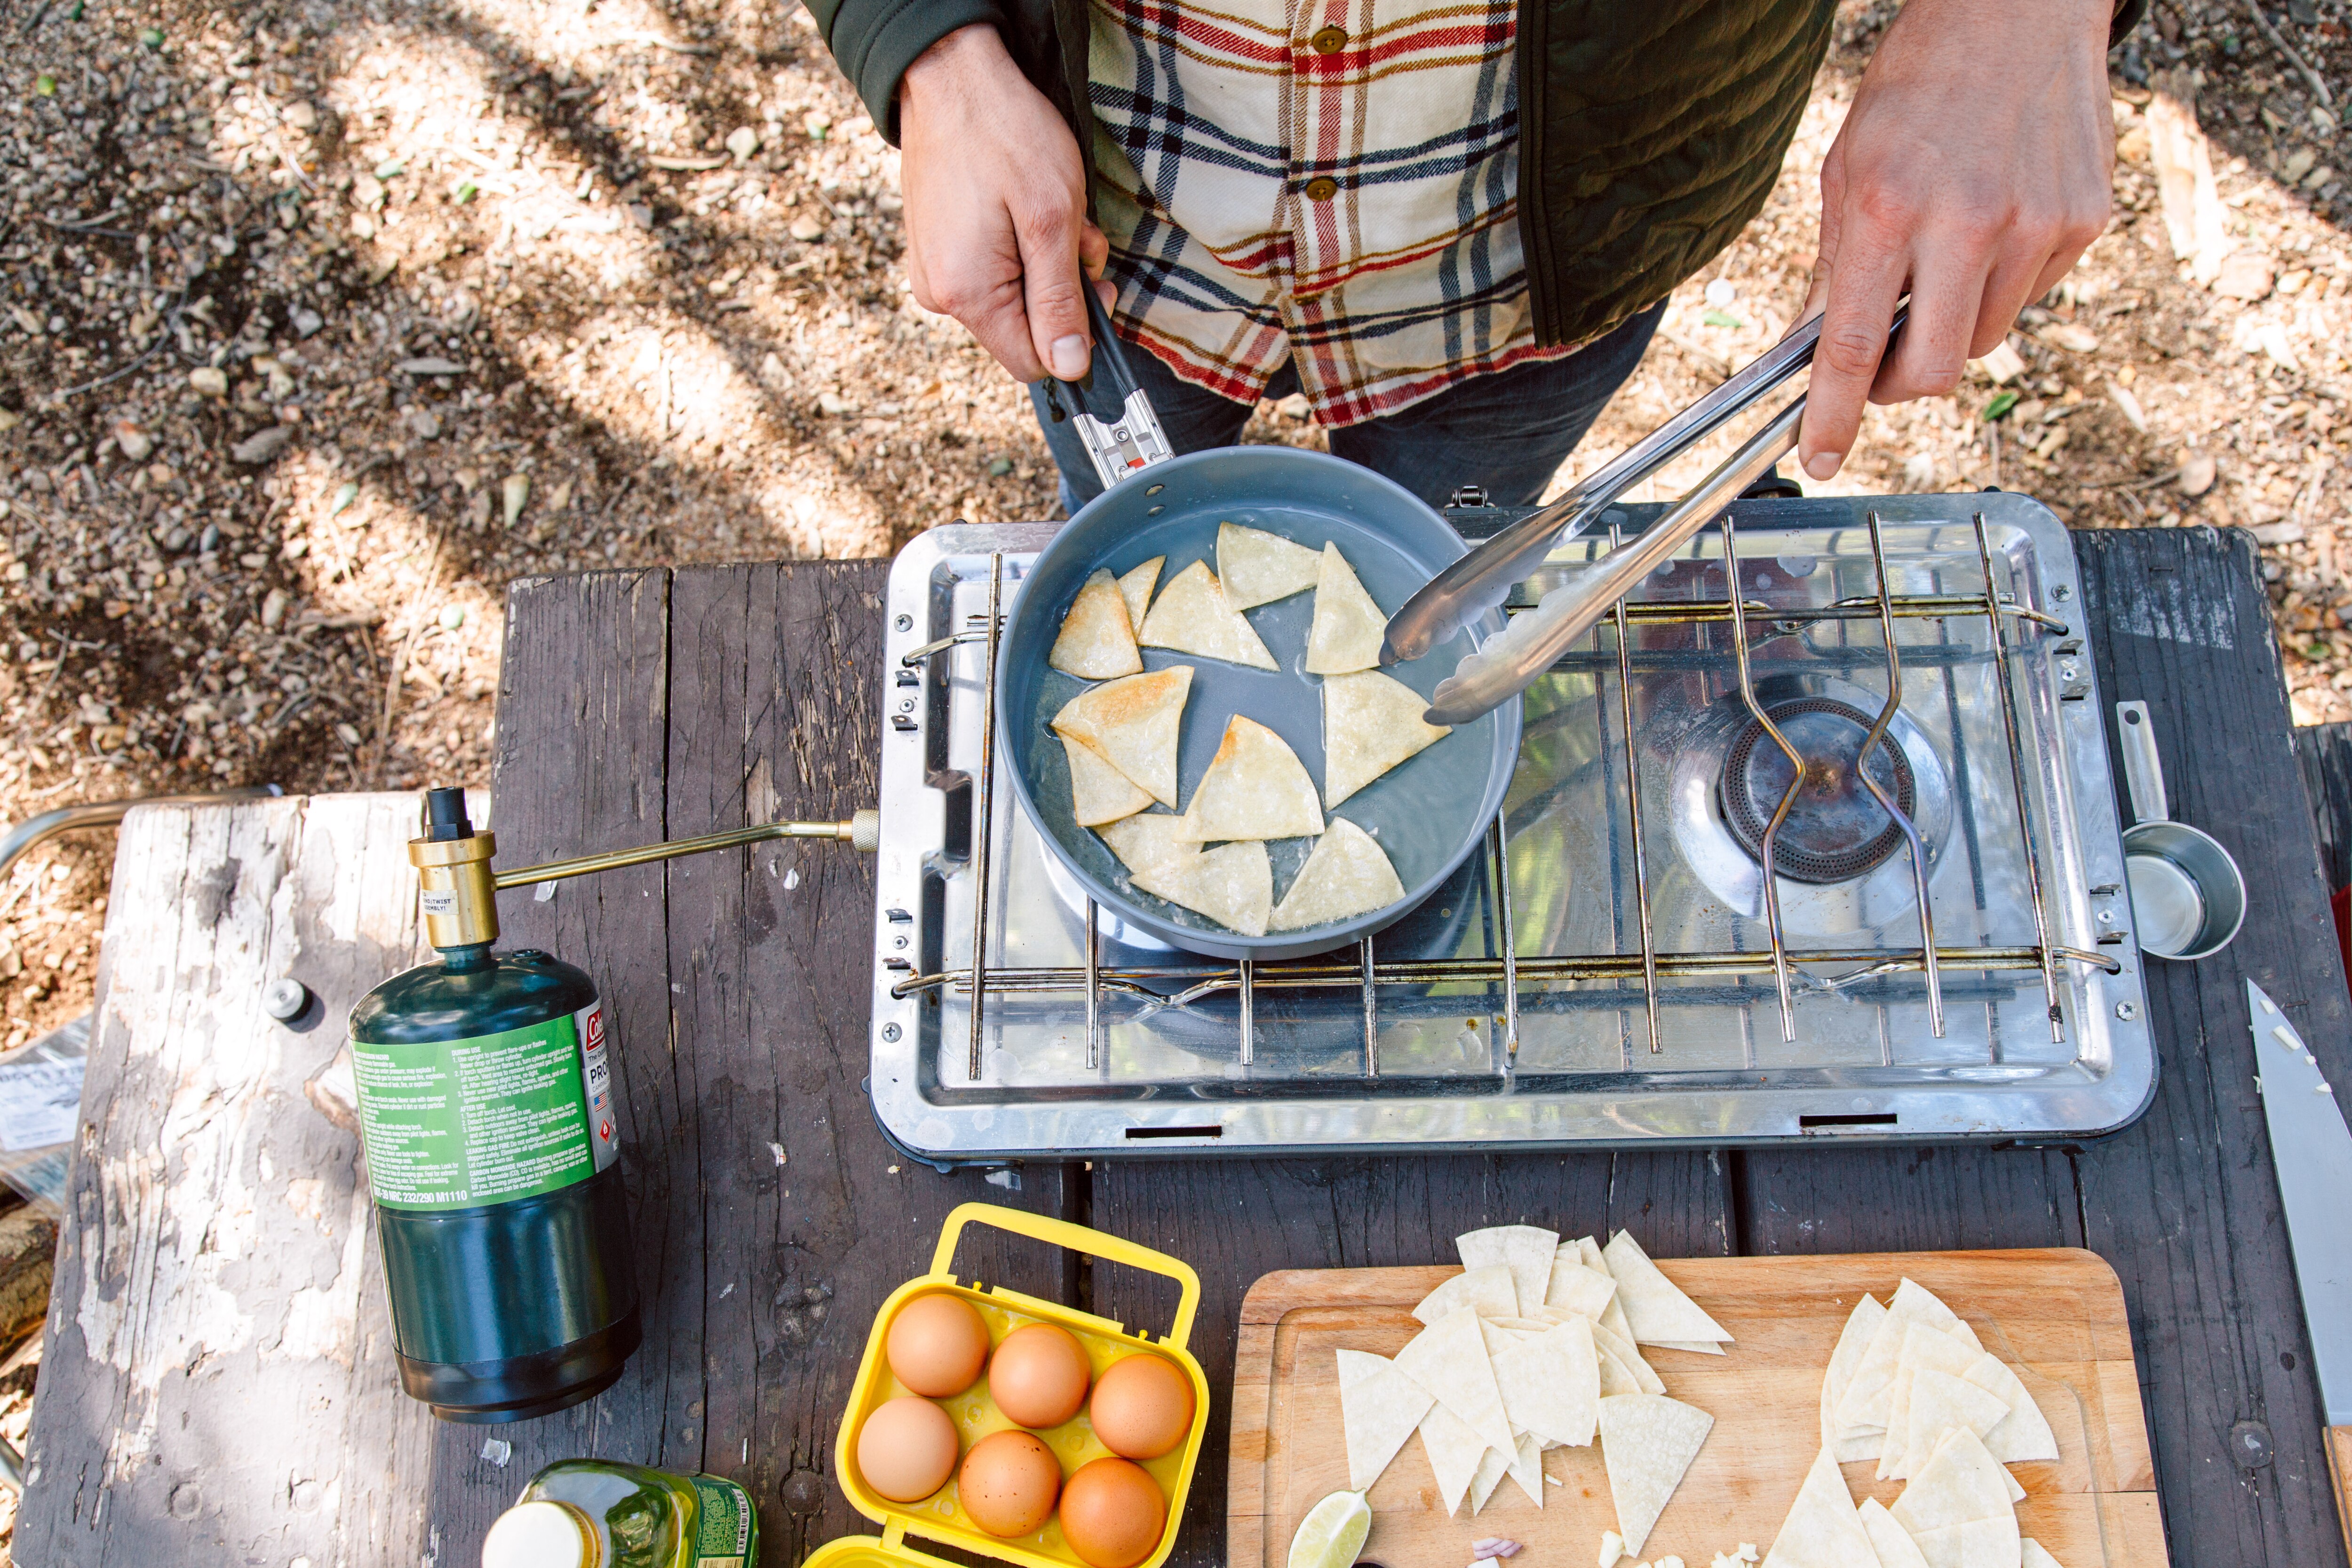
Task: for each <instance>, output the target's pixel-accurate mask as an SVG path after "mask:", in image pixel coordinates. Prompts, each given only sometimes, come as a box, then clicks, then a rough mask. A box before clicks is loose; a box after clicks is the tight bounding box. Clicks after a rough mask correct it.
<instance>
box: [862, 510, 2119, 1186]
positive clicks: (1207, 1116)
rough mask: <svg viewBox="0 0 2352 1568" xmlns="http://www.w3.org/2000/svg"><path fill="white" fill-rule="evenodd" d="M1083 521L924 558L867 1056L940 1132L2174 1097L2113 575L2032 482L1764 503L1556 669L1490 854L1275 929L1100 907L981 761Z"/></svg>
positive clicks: (1719, 530)
mask: <svg viewBox="0 0 2352 1568" xmlns="http://www.w3.org/2000/svg"><path fill="white" fill-rule="evenodd" d="M1660 510H1662V509H1659V508H1654V507H1642V506H1624V507H1618V508H1612V510H1611V511H1610V512H1609V513H1608V514H1607V515H1606V516H1605V517H1604V518H1603V520H1602V521H1603V524H1604V526H1603V527H1602V528H1601V529H1597V530H1595V531H1593V532H1592V533H1591V534H1590V535H1588V536H1587V537H1585V538H1581V539H1579V540H1576V541H1574V542H1571V543H1570V544H1569V545H1567V546H1565V547H1563V548H1562V549H1561V550H1560V551H1559V552H1557V553H1556V554H1555V555H1554V557H1553V558H1552V559H1551V560H1550V561H1549V563H1547V564H1546V565H1545V567H1544V568H1543V570H1542V571H1540V572H1538V574H1536V576H1535V577H1534V578H1533V579H1531V580H1530V581H1529V582H1528V583H1527V584H1523V585H1522V586H1521V587H1520V588H1519V589H1517V591H1516V592H1515V595H1514V597H1513V605H1514V606H1515V607H1516V606H1518V605H1528V604H1532V603H1533V602H1534V601H1535V600H1536V599H1537V598H1538V597H1539V596H1540V595H1542V594H1543V593H1544V592H1546V591H1548V590H1549V588H1551V587H1553V586H1556V585H1557V584H1559V582H1560V581H1561V580H1562V579H1563V574H1569V573H1572V572H1575V571H1577V570H1579V569H1580V568H1582V567H1584V566H1586V565H1588V564H1590V563H1591V562H1593V561H1595V560H1597V559H1599V557H1600V556H1601V555H1602V554H1604V553H1606V552H1608V551H1610V550H1611V549H1612V548H1615V547H1617V546H1618V545H1620V544H1622V542H1624V541H1625V540H1626V539H1628V538H1630V537H1632V536H1633V535H1634V534H1635V533H1637V532H1638V531H1640V529H1641V528H1642V527H1643V524H1644V523H1645V522H1646V521H1648V520H1650V519H1652V518H1654V517H1655V516H1656V515H1657V514H1658V512H1659V511H1660ZM1517 515H1519V514H1517V513H1512V512H1507V511H1503V510H1496V509H1491V508H1476V509H1467V510H1455V511H1454V512H1451V513H1449V517H1450V519H1451V520H1452V521H1454V524H1455V526H1456V527H1457V528H1460V529H1461V530H1462V531H1464V533H1465V535H1469V536H1474V537H1475V536H1477V535H1480V534H1483V533H1486V532H1489V531H1492V530H1493V529H1494V528H1496V527H1499V526H1501V525H1502V524H1503V523H1504V522H1507V521H1510V520H1511V518H1513V517H1514V516H1517ZM1052 534H1053V528H1052V526H1051V525H1012V526H991V527H975V526H961V525H959V526H955V527H949V528H941V529H937V530H934V531H931V532H929V533H927V534H924V535H923V536H922V537H920V538H919V539H917V540H916V541H914V542H912V543H911V544H909V545H908V547H907V548H906V549H905V550H904V551H903V552H901V553H900V554H899V556H898V560H897V562H896V563H895V564H894V565H893V567H892V570H891V574H890V587H889V602H888V606H887V612H886V613H887V616H888V617H889V627H888V632H887V639H886V640H887V649H888V660H889V669H890V672H891V679H890V682H889V684H888V685H887V691H886V700H887V715H886V720H885V730H884V734H883V742H882V744H883V756H882V770H881V773H882V833H881V847H880V866H879V868H878V877H877V880H878V885H879V910H878V915H879V918H878V920H877V927H876V930H877V949H876V959H875V973H874V1021H873V1028H874V1035H873V1061H872V1079H871V1089H872V1092H873V1098H874V1106H875V1110H876V1113H877V1116H878V1117H879V1118H880V1120H881V1122H882V1125H883V1127H884V1128H885V1130H886V1131H887V1132H888V1133H889V1135H890V1136H891V1137H892V1138H894V1139H895V1140H897V1141H898V1142H899V1143H900V1144H902V1145H903V1146H905V1147H906V1148H907V1149H908V1150H910V1151H912V1152H916V1153H918V1154H919V1155H920V1156H922V1157H924V1158H926V1159H930V1160H934V1161H939V1162H942V1163H946V1162H955V1161H978V1160H1002V1159H1005V1158H1009V1157H1015V1156H1023V1155H1038V1156H1043V1155H1056V1154H1082V1155H1089V1156H1092V1155H1105V1154H1116V1153H1149V1154H1154V1155H1167V1154H1172V1153H1178V1152H1192V1151H1213V1152H1274V1151H1281V1152H1338V1151H1358V1152H1363V1151H1371V1150H1383V1151H1391V1152H1399V1151H1403V1150H1431V1151H1436V1150H1466V1149H1476V1148H1493V1147H1496V1146H1498V1145H1510V1146H1516V1147H1522V1148H1559V1147H1573V1146H1606V1145H1631V1144H1677V1143H1682V1144H1696V1143H1707V1144H1720V1143H1727V1142H1749V1143H1761V1142H1780V1141H1786V1140H1802V1139H1812V1140H1829V1139H1836V1140H1850V1139H1859V1140H1866V1141H1912V1140H1931V1139H1945V1140H1982V1141H2000V1140H2016V1141H2025V1142H2045V1141H2064V1140H2069V1139H2074V1138H2080V1137H2084V1136H2090V1135H2095V1134H2097V1133H2100V1132H2104V1131H2110V1130H2113V1129H2115V1128H2117V1127H2120V1126H2122V1125H2123V1124H2125V1123H2126V1122H2128V1121H2131V1120H2132V1119H2133V1118H2134V1117H2135V1116H2136V1115H2137V1114H2138V1112H2139V1111H2140V1110H2141V1109H2143V1108H2144V1107H2145V1106H2146V1104H2147V1100H2148V1098H2149V1096H2150V1094H2151V1093H2152V1091H2153V1089H2154V1084H2155V1071H2156V1057H2155V1049H2154V1045H2153V1042H2152V1040H2151V1038H2150V1036H2149V1033H2148V1026H2147V1004H2146V1000H2145V997H2144V994H2143V989H2142V984H2141V973H2140V954H2139V951H2138V947H2137V942H2135V940H2134V936H2133V930H2132V910H2131V905H2130V901H2129V898H2128V896H2127V894H2126V883H2125V877H2124V860H2123V849H2122V845H2121V841H2120V834H2119V827H2118V823H2117V820H2116V804H2115V794H2114V790H2113V788H2112V786H2111V784H2110V781H2109V773H2108V763H2107V749H2106V744H2105V736H2104V731H2103V725H2102V717H2101V715H2102V711H2103V704H2102V703H2101V701H2100V700H2099V697H2098V693H2097V690H2096V681H2095V674H2094V671H2093V668H2092V661H2091V659H2090V658H2089V657H2088V655H2087V654H2086V653H2085V651H2084V638H2083V635H2082V628H2081V625H2080V620H2081V614H2082V595H2081V587H2080V584H2079V582H2078V579H2077V577H2076V573H2075V563H2074V554H2073V552H2072V550H2071V549H2070V547H2069V545H2068V543H2067V539H2066V532H2065V530H2064V529H2063V527H2062V526H2061V525H2060V524H2059V523H2058V521H2057V520H2056V519H2055V518H2053V516H2052V515H2051V514H2050V513H2049V512H2048V511H2047V510H2044V509H2043V508H2042V507H2041V506H2039V505H2038V504H2036V503H2034V502H2033V501H2032V500H2027V499H2025V498H2023V497H2021V496H2015V495H2008V494H2000V493H1986V494H1980V495H1957V496H1904V497H1886V498H1878V499H1837V500H1760V501H1742V502H1740V503H1738V505H1736V506H1735V507H1734V508H1733V510H1732V513H1731V515H1730V516H1729V518H1728V519H1727V521H1726V522H1725V523H1724V524H1722V525H1718V526H1710V527H1709V528H1707V529H1706V530H1705V531H1703V532H1701V533H1700V534H1699V535H1698V536H1697V537H1696V538H1695V539H1693V540H1692V541H1691V542H1689V543H1688V544H1687V545H1685V546H1684V547H1683V548H1682V549H1680V550H1679V551H1678V552H1676V553H1675V555H1674V556H1673V557H1672V558H1671V559H1669V560H1668V561H1667V562H1666V563H1665V564H1664V566H1662V567H1660V568H1658V569H1657V570H1656V571H1655V572H1654V574H1652V575H1651V576H1649V577H1648V578H1646V579H1644V581H1643V585H1642V586H1641V588H1640V589H1638V590H1637V591H1636V592H1635V593H1634V594H1633V595H1630V596H1629V598H1628V599H1627V601H1626V602H1624V603H1623V604H1622V605H1619V606H1618V607H1617V609H1616V610H1615V611H1614V613H1613V614H1612V616H1610V617H1609V618H1608V619H1606V620H1604V621H1603V622H1602V623H1601V626H1599V627H1597V628H1596V629H1595V631H1594V632H1593V634H1592V635H1591V637H1588V638H1587V639H1586V641H1585V643H1584V644H1583V645H1582V646H1580V647H1576V648H1574V649H1572V650H1571V651H1570V653H1569V654H1568V655H1567V656H1566V657H1564V658H1561V659H1560V660H1559V662H1558V664H1557V665H1555V666H1554V667H1553V668H1551V669H1550V670H1549V673H1547V674H1546V675H1545V676H1544V677H1542V678H1541V679H1539V680H1538V682H1537V683H1536V684H1535V685H1534V686H1533V687H1531V688H1529V689H1528V692H1527V694H1526V699H1525V701H1526V710H1525V739H1524V741H1523V743H1522V746H1521V751H1520V756H1519V764H1518V771H1517V776H1516V778H1515V780H1514V783H1513V785H1512V788H1511V791H1510V794H1509V797H1508V799H1507V803H1506V805H1505V807H1504V810H1503V812H1502V814H1501V816H1500V818H1499V819H1498V820H1497V821H1496V823H1495V824H1494V825H1493V826H1492V827H1491V828H1490V829H1489V831H1488V837H1487V843H1486V850H1485V852H1484V853H1482V854H1479V855H1475V856H1473V857H1472V858H1471V859H1470V861H1469V863H1468V864H1466V865H1465V867H1464V868H1463V869H1462V870H1461V871H1460V872H1458V873H1457V874H1456V875H1455V876H1454V878H1453V879H1452V880H1451V881H1450V882H1449V883H1448V884H1447V885H1445V886H1444V888H1442V889H1440V891H1439V892H1438V893H1437V894H1436V895H1435V896H1433V898H1431V899H1430V900H1428V901H1427V902H1426V903H1424V904H1423V905H1422V906H1421V907H1420V908H1418V909H1416V910H1414V911H1413V912H1412V913H1411V914H1410V915H1408V916H1407V917H1405V918H1404V919H1403V920H1402V921H1399V922H1398V923H1397V924H1395V925H1393V926H1391V927H1390V928H1389V929H1388V930H1386V931H1382V932H1381V933H1380V934H1379V935H1378V936H1377V937H1376V938H1373V939H1371V940H1369V941H1365V942H1357V943H1354V944H1351V945H1350V946H1349V947H1348V948H1346V949H1343V950H1342V951H1340V952H1334V953H1329V954H1327V955H1324V956H1322V957H1318V958H1311V959H1304V960H1298V961H1295V962H1287V963H1233V962H1229V961H1223V960H1213V959H1205V958H1200V957H1197V956H1194V955H1192V954H1189V953H1186V952H1181V951H1178V950H1175V949H1172V948H1169V947H1166V946H1164V945H1161V944H1160V943H1158V942H1155V941H1153V940H1152V939H1150V938H1149V937H1148V936H1146V935H1144V934H1143V933H1141V932H1139V931H1134V930H1132V929H1129V927H1127V926H1126V925H1125V924H1124V923H1123V922H1122V921H1119V920H1118V918H1116V916H1115V915H1114V913H1113V912H1112V911H1109V910H1101V909H1097V907H1096V906H1095V905H1094V904H1093V903H1092V902H1091V901H1090V900H1088V898H1087V895H1086V893H1085V891H1084V890H1083V889H1081V888H1080V887H1079V886H1078V885H1077V884H1076V883H1075V882H1074V881H1072V880H1071V879H1068V878H1067V877H1066V874H1064V873H1063V872H1062V871H1061V868H1060V865H1059V862H1058V861H1056V860H1055V858H1053V857H1052V856H1051V855H1049V854H1048V853H1047V852H1046V850H1045V847H1044V846H1043V845H1042V844H1041V843H1040V841H1039V838H1038V835H1037V829H1036V828H1035V826H1034V825H1032V824H1031V823H1030V822H1029V821H1027V820H1026V819H1025V818H1024V816H1023V815H1022V810H1021V808H1020V806H1019V805H1017V803H1016V797H1015V795H1014V793H1013V790H1012V788H1011V787H1010V785H1009V784H1005V783H1004V782H1003V778H1002V766H1001V764H1000V766H999V767H997V768H995V769H991V768H990V767H988V766H985V765H983V761H982V759H983V755H984V752H986V751H987V750H988V749H989V747H990V742H989V740H988V739H987V737H988V736H989V735H990V734H991V733H992V726H993V725H995V724H997V723H1000V722H1002V721H1003V715H998V714H995V713H993V712H992V710H991V709H992V704H991V703H990V702H989V701H988V700H987V693H988V692H989V690H990V689H991V688H992V674H993V660H994V658H995V655H996V644H997V639H996V628H998V627H1000V626H1002V620H1001V618H992V606H993V607H994V609H995V611H996V612H997V615H998V616H1000V617H1001V615H1002V612H1003V610H1004V609H1005V608H1006V607H1008V606H1009V605H1010V604H1011V602H1012V600H1013V596H1014V595H1016V594H1018V593H1019V592H1020V588H1021V584H1022V581H1023V578H1024V573H1025V571H1026V569H1027V566H1028V563H1029V562H1030V561H1031V560H1032V559H1033V558H1034V555H1035V552H1037V550H1038V549H1039V548H1040V547H1042V546H1043V544H1044V543H1045V541H1046V540H1048V539H1049V538H1051V537H1052ZM1734 582H1737V583H1738V587H1739V591H1738V594H1736V595H1735V594H1733V593H1731V592H1730V584H1732V583H1734ZM1890 694H1891V695H1892V700H1890ZM1792 751H1793V752H1794V753H1795V755H1796V757H1798V758H1801V768H1800V765H1799V763H1797V762H1796V761H1792V759H1791V755H1790V753H1791V752H1792ZM1800 775H1801V776H1800ZM1792 782H1793V783H1796V784H1797V785H1798V787H1797V788H1796V789H1795V790H1794V792H1793V795H1792V793H1791V791H1790V784H1791V783H1792ZM1784 800H1787V801H1788V806H1787V809H1786V810H1785V812H1784V811H1783V810H1782V809H1781V803H1782V802H1783V801H1784ZM1768 858H1769V860H1770V863H1771V864H1772V865H1773V867H1774V871H1775V874H1774V875H1773V876H1772V877H1771V878H1770V879H1769V880H1768V879H1767V878H1766V876H1765V874H1764V866H1765V863H1766V861H1767V859H1768Z"/></svg>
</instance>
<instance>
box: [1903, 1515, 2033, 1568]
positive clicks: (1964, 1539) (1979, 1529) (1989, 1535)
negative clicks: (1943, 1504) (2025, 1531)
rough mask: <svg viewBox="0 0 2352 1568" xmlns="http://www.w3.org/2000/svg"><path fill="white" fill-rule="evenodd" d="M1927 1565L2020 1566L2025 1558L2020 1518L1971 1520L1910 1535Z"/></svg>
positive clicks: (1933, 1567) (1954, 1567) (1935, 1567)
mask: <svg viewBox="0 0 2352 1568" xmlns="http://www.w3.org/2000/svg"><path fill="white" fill-rule="evenodd" d="M1911 1540H1912V1542H1913V1544H1915V1545H1916V1546H1917V1547H1918V1548H1919V1555H1920V1556H1922V1557H1924V1558H1926V1559H1927V1568H2019V1565H2020V1564H2021V1563H2023V1561H2024V1552H2023V1545H2024V1542H2022V1541H2021V1540H2020V1538H2019V1536H2018V1533H2017V1519H2016V1517H2015V1516H2014V1515H2011V1517H2009V1518H2007V1519H1972V1520H1970V1521H1969V1522H1968V1523H1966V1524H1956V1525H1952V1526H1950V1527H1949V1528H1948V1529H1944V1530H1923V1531H1920V1532H1919V1533H1918V1534H1916V1535H1915V1536H1913V1537H1912V1538H1911Z"/></svg>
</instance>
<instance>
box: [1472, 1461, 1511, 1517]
mask: <svg viewBox="0 0 2352 1568" xmlns="http://www.w3.org/2000/svg"><path fill="white" fill-rule="evenodd" d="M1509 1468H1511V1455H1509V1454H1507V1453H1505V1452H1504V1451H1503V1450H1502V1449H1500V1448H1488V1449H1487V1450H1486V1452H1484V1453H1482V1454H1480V1455H1479V1456H1478V1473H1477V1474H1475V1475H1474V1476H1472V1477H1471V1478H1470V1513H1471V1517H1472V1518H1474V1519H1475V1517H1477V1513H1478V1510H1480V1509H1482V1508H1485V1507H1486V1500H1487V1499H1488V1498H1490V1497H1493V1496H1494V1495H1495V1489H1496V1487H1498V1486H1501V1485H1502V1484H1503V1476H1504V1473H1505V1472H1506V1471H1507V1470H1509Z"/></svg>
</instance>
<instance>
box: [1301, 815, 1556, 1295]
mask: <svg viewBox="0 0 2352 1568" xmlns="http://www.w3.org/2000/svg"><path fill="white" fill-rule="evenodd" d="M1403 897H1404V884H1403V883H1402V882H1400V881H1398V880H1397V874H1396V868H1395V867H1394V866H1391V865H1390V864H1389V858H1388V855H1387V853H1386V852H1385V851H1383V850H1382V849H1381V847H1380V845H1379V843H1378V842H1377V841H1376V840H1375V839H1374V838H1373V837H1372V836H1371V835H1370V834H1369V833H1367V832H1365V831H1364V830H1363V829H1362V828H1360V827H1359V826H1356V825H1355V824H1354V823H1352V822H1350V821H1349V820H1348V819H1347V818H1346V817H1344V816H1335V817H1333V818H1331V820H1330V822H1329V824H1328V826H1326V827H1325V829H1324V832H1323V837H1320V838H1318V839H1317V840H1316V841H1315V848H1314V849H1313V851H1312V852H1311V853H1309V854H1308V855H1307V864H1305V865H1304V866H1301V867H1300V868H1298V875H1297V877H1296V878H1294V879H1292V880H1291V884H1290V888H1289V890H1288V891H1286V892H1285V893H1284V894H1283V895H1282V902H1280V903H1278V904H1276V905H1275V907H1274V918H1273V919H1272V920H1270V921H1267V922H1266V930H1268V931H1304V930H1306V929H1307V927H1308V926H1319V925H1328V924H1329V923H1330V922H1331V921H1344V920H1348V919H1350V918H1351V917H1353V916H1356V915H1361V914H1370V912H1371V911H1372V910H1384V909H1387V908H1388V907H1389V906H1390V905H1391V904H1393V903H1395V902H1396V901H1397V900H1399V899H1402V898H1403ZM1524 1295H1525V1293H1524V1292H1522V1299H1524Z"/></svg>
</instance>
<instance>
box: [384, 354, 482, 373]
mask: <svg viewBox="0 0 2352 1568" xmlns="http://www.w3.org/2000/svg"><path fill="white" fill-rule="evenodd" d="M392 368H393V369H394V370H396V371H399V372H400V373H401V374H404V375H463V374H466V367H465V366H464V365H462V364H459V363H457V361H456V360H453V359H443V358H442V357H440V356H439V355H438V354H426V355H425V356H424V357H423V358H420V359H404V360H402V361H401V362H400V363H398V364H396V365H394V366H393V367H392Z"/></svg>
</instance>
